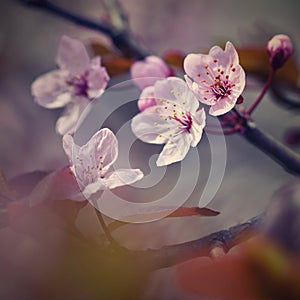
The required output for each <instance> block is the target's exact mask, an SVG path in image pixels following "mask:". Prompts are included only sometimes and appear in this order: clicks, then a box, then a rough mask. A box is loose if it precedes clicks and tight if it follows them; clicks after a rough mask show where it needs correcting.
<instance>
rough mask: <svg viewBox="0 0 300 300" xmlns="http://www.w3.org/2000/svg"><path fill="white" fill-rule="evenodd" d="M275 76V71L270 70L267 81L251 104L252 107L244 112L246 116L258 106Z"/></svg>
mask: <svg viewBox="0 0 300 300" xmlns="http://www.w3.org/2000/svg"><path fill="white" fill-rule="evenodd" d="M274 75H275V71H274V70H272V71H271V72H270V74H269V77H268V80H267V81H266V83H265V85H264V86H263V88H262V90H261V92H260V94H259V95H258V97H257V99H256V100H255V101H254V102H253V103H252V105H251V106H250V107H249V108H248V109H247V110H246V114H247V115H249V116H250V115H251V114H252V112H253V111H254V110H255V108H256V107H257V106H258V104H259V103H260V102H261V100H262V99H263V97H264V95H265V94H266V92H267V90H268V88H269V87H270V85H271V82H272V80H273V78H274Z"/></svg>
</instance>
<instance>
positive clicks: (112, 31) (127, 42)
mask: <svg viewBox="0 0 300 300" xmlns="http://www.w3.org/2000/svg"><path fill="white" fill-rule="evenodd" d="M19 1H20V2H21V3H23V4H27V5H29V6H32V7H35V8H38V9H41V10H44V11H46V12H48V13H51V14H53V15H55V16H59V17H61V18H63V19H65V20H68V21H70V22H72V23H74V24H76V25H79V26H83V27H85V28H89V29H92V30H95V31H98V32H101V33H104V34H105V35H107V36H108V37H110V38H111V41H112V43H113V44H114V45H115V46H116V48H118V49H119V50H120V51H121V52H122V53H123V54H124V55H125V56H126V57H129V58H136V59H142V58H144V57H146V56H147V55H148V53H147V51H146V50H145V49H144V48H142V47H141V46H140V44H139V43H138V42H137V41H136V39H135V37H134V36H133V35H132V34H131V33H130V32H129V31H128V30H127V28H123V29H119V28H115V27H114V26H112V25H110V24H106V23H103V22H102V23H99V22H95V21H92V20H89V19H88V18H85V17H82V16H80V15H77V14H74V13H71V12H69V11H68V10H66V9H64V8H62V7H60V6H57V5H55V4H52V3H50V2H49V1H47V0H19Z"/></svg>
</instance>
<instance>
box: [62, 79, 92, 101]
mask: <svg viewBox="0 0 300 300" xmlns="http://www.w3.org/2000/svg"><path fill="white" fill-rule="evenodd" d="M67 84H68V85H70V86H72V87H73V93H74V95H76V96H83V97H88V88H89V86H88V81H87V76H86V74H84V75H81V76H76V77H72V78H71V79H69V80H67Z"/></svg>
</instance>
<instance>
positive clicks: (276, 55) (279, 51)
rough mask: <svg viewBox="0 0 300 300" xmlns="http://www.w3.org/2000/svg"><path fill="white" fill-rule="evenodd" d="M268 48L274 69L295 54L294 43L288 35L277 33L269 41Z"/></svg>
mask: <svg viewBox="0 0 300 300" xmlns="http://www.w3.org/2000/svg"><path fill="white" fill-rule="evenodd" d="M267 50H268V53H269V56H270V65H271V66H272V67H273V68H274V69H278V68H280V67H282V66H283V64H284V63H285V62H286V60H287V59H288V58H289V57H290V56H291V55H292V54H293V44H292V41H291V39H290V38H289V37H288V36H287V35H285V34H277V35H275V36H274V37H273V38H272V39H271V40H270V41H269V42H268V44H267Z"/></svg>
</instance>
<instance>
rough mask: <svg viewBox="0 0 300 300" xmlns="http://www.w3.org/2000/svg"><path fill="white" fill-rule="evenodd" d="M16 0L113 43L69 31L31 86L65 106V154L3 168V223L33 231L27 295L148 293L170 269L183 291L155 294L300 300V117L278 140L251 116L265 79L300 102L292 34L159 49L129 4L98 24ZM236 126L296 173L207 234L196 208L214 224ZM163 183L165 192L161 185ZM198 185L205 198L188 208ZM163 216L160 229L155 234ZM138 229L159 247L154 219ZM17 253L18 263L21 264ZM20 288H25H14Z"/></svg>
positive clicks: (48, 104) (115, 6)
mask: <svg viewBox="0 0 300 300" xmlns="http://www.w3.org/2000/svg"><path fill="white" fill-rule="evenodd" d="M19 2H20V4H25V5H27V6H28V9H31V8H32V9H35V8H37V9H39V10H41V11H43V12H44V13H50V14H52V15H55V16H57V17H60V18H61V19H63V20H65V21H68V22H70V23H71V24H72V23H74V24H76V25H79V26H81V27H82V28H84V29H85V30H94V31H95V32H97V34H100V35H103V36H105V37H106V38H107V39H108V40H109V41H110V42H111V45H109V46H108V45H105V44H103V43H100V42H96V43H94V42H93V43H90V44H88V43H84V41H81V40H80V39H79V38H77V37H76V36H72V37H70V36H68V35H66V34H65V35H63V36H61V37H60V41H59V44H58V45H57V55H56V57H54V62H55V63H56V65H57V67H56V68H55V67H53V70H52V71H50V72H46V73H45V74H42V75H39V74H37V75H36V77H35V78H34V79H33V80H32V84H31V87H29V86H28V89H30V91H31V96H32V101H34V102H35V103H36V104H37V105H39V106H41V107H43V108H44V109H45V111H46V110H48V109H51V110H53V109H62V108H63V110H62V113H61V115H60V116H59V117H58V118H57V120H56V125H55V128H54V127H53V133H54V132H55V134H57V135H58V136H59V141H60V145H61V148H62V149H63V151H62V153H63V155H65V160H66V161H68V162H69V163H68V164H67V165H63V164H62V165H60V167H59V168H56V169H52V170H51V171H49V172H47V173H42V174H39V173H37V172H33V173H26V174H23V175H20V176H19V177H16V178H13V179H11V180H8V179H7V178H6V177H5V175H4V172H1V190H0V201H1V202H0V207H1V214H0V224H1V230H10V231H12V232H13V234H17V235H18V236H17V238H20V236H21V238H24V237H25V240H26V241H27V240H28V237H30V241H33V243H34V245H35V246H34V247H35V248H34V249H35V250H34V252H33V253H35V255H33V257H31V258H30V262H31V263H32V265H33V269H32V274H30V276H29V279H28V282H27V281H26V280H24V282H25V283H24V286H25V289H28V288H29V287H31V286H33V289H34V291H32V292H28V295H25V296H24V299H33V298H34V299H35V298H41V297H42V298H43V299H60V298H64V299H65V298H67V299H150V298H149V294H148V291H149V290H151V280H153V278H155V276H156V275H157V274H158V272H157V271H158V270H161V272H164V271H163V269H167V268H168V270H172V271H171V272H172V275H170V272H169V273H167V276H169V278H170V280H171V281H172V284H171V287H172V288H174V289H176V292H173V293H169V294H168V295H163V292H161V291H160V290H156V291H155V293H153V294H154V295H155V297H158V298H157V299H173V298H174V297H175V296H174V295H176V297H178V299H179V298H184V299H249V300H250V299H299V298H300V290H299V286H300V282H299V278H300V254H299V251H300V240H299V231H300V227H299V218H300V206H299V201H300V197H299V195H300V192H299V191H300V187H299V180H297V177H298V176H299V174H300V156H299V153H297V152H299V151H297V149H296V150H295V151H293V150H292V146H296V147H297V145H298V144H299V140H300V139H299V128H294V129H293V130H289V131H288V132H287V135H286V139H285V140H284V141H280V140H276V139H275V138H273V137H272V135H270V134H269V133H266V132H265V131H263V130H262V129H260V126H259V124H256V122H255V117H254V116H253V113H254V112H255V111H258V110H259V109H260V107H261V104H262V103H263V101H264V97H265V96H266V94H267V92H268V91H270V90H271V91H272V92H273V94H272V97H273V98H274V100H275V101H277V103H281V104H282V107H284V108H285V107H289V108H293V109H294V110H295V111H296V110H297V109H299V105H300V104H299V103H300V102H299V100H298V99H297V97H298V98H299V86H298V85H296V87H295V86H293V93H294V94H296V96H297V97H294V95H292V96H290V94H289V92H290V89H291V86H292V84H290V86H288V85H287V84H286V83H287V82H291V81H293V82H294V81H297V82H298V80H299V78H298V75H299V72H298V67H297V63H296V61H295V58H296V57H295V56H296V55H294V53H296V51H295V50H294V48H295V47H294V44H293V42H292V41H293V39H294V38H297V37H294V36H291V37H290V36H289V35H286V34H282V33H278V34H275V35H272V36H270V37H269V39H266V40H265V41H264V47H260V48H251V49H250V50H249V49H247V50H245V49H243V48H242V47H240V46H239V45H238V43H237V44H236V43H233V42H231V41H227V40H224V43H223V42H222V43H215V45H212V44H210V45H207V48H206V50H204V51H198V50H197V49H196V50H195V51H193V53H183V52H181V50H180V49H177V50H171V51H168V52H166V54H164V55H162V56H159V55H155V53H151V51H150V50H147V49H146V48H145V47H144V46H143V43H142V42H141V41H140V40H139V38H138V37H137V36H136V35H134V34H133V33H132V31H131V28H130V26H129V20H130V12H129V13H128V15H127V13H125V11H124V10H123V7H122V5H120V3H119V2H118V1H115V0H111V1H103V3H104V4H103V5H104V9H105V19H103V20H101V21H100V22H98V21H94V20H91V19H88V18H86V17H84V16H82V15H78V14H75V13H73V12H72V11H71V10H70V11H69V10H68V9H67V8H64V7H61V6H59V5H56V4H54V1H53V3H52V2H51V1H47V0H22V1H19ZM36 13H37V14H38V13H41V12H38V11H37V12H36ZM141 34H142V33H141ZM166 50H168V45H166ZM251 59H252V61H255V63H254V64H253V63H252V64H251V63H249V61H251ZM253 65H255V66H256V68H253ZM251 67H252V68H251ZM261 70H263V75H264V76H261V75H262V74H261V73H260V72H259V71H261ZM295 70H296V71H295ZM280 72H281V73H280ZM40 73H42V72H40ZM292 75H293V76H292ZM122 76H126V77H122ZM280 76H281V77H280ZM124 78H125V79H124ZM128 78H129V80H128ZM291 78H292V79H291ZM282 82H285V84H282ZM253 86H254V88H255V96H254V97H253V98H251V97H250V96H249V95H250V94H251V95H253V94H254V93H247V90H249V89H251V88H253ZM128 89H131V90H132V91H133V94H129V93H127V90H128ZM132 95H134V96H132ZM118 97H119V99H120V100H117V98H118ZM293 97H294V98H293ZM118 101H119V102H118ZM106 105H107V107H109V108H106ZM109 105H111V107H110V106H109ZM124 108H125V109H124ZM282 112H284V110H283V109H282ZM114 114H116V115H114ZM116 116H117V117H116ZM126 118H127V119H126ZM277 118H278V122H280V118H281V117H280V115H278V116H277ZM120 120H121V121H120ZM91 124H92V125H91ZM89 126H90V127H89ZM91 128H92V129H91ZM124 132H125V133H124ZM232 135H233V136H237V137H238V138H239V139H240V140H241V141H243V140H244V141H246V142H247V143H248V144H249V147H253V146H254V147H256V148H257V149H259V150H260V151H262V153H264V155H265V156H264V157H265V159H269V158H270V159H272V161H273V164H278V165H280V166H281V167H282V168H283V169H284V171H285V172H286V174H289V176H294V177H296V179H295V180H294V182H292V183H290V184H288V185H287V186H284V187H281V188H279V187H278V190H277V192H276V193H275V194H274V195H273V196H272V197H271V199H267V203H268V204H267V205H266V207H265V209H264V210H263V211H262V212H261V213H259V214H258V215H257V214H255V215H253V216H252V217H251V218H250V219H248V220H246V221H245V220H238V218H236V219H235V221H234V222H233V224H231V223H230V224H231V226H230V227H228V226H224V227H222V229H220V228H218V226H216V227H215V228H218V229H214V230H209V231H208V232H206V234H202V231H200V230H199V233H198V228H197V227H196V226H193V225H191V224H192V223H191V222H190V220H191V219H193V218H197V219H198V218H200V217H201V218H202V217H203V220H204V219H210V222H212V223H213V222H214V220H216V219H217V216H218V217H219V216H222V209H219V208H221V206H218V205H217V209H216V208H215V206H214V205H213V204H214V202H213V200H214V197H215V195H216V193H217V191H218V189H219V187H220V185H221V184H222V181H223V179H224V176H228V175H226V170H228V169H230V168H232V166H231V165H230V164H227V166H226V159H227V150H226V149H227V148H226V143H230V142H231V140H230V139H229V136H232ZM83 140H84V142H83ZM45 143H47V140H45ZM250 144H251V145H250ZM124 145H126V147H127V148H126V147H125V146H124ZM136 145H138V146H136ZM135 147H140V148H138V150H137V151H134V149H135ZM151 147H152V148H151ZM125 148H126V149H125ZM204 148H205V149H204ZM124 149H125V150H124ZM132 149H133V150H132ZM147 149H150V150H147ZM153 149H154V150H153ZM201 149H202V150H201ZM147 151H149V153H151V154H153V153H152V152H151V151H154V152H155V153H154V154H155V155H154V156H153V157H154V158H155V163H154V164H152V165H151V166H150V169H151V170H150V173H149V165H150V163H149V161H150V160H151V159H153V157H151V158H150V159H149V158H148V160H149V161H146V160H145V158H144V157H145V153H148V152H147ZM199 151H208V152H211V154H210V156H209V157H204V160H205V161H209V162H210V164H211V167H210V171H209V174H208V175H207V177H208V178H207V180H206V185H205V187H204V188H203V189H201V190H200V187H199V186H200V181H201V180H202V179H201V180H200V179H199V178H200V177H199V173H201V171H202V165H200V160H199V157H200V154H199ZM253 155H254V154H253ZM150 156H151V155H150ZM130 157H131V158H130ZM202 159H203V158H202ZM247 159H248V157H247V155H245V157H244V158H243V160H244V161H246V160H247ZM198 160H199V161H198ZM120 161H121V162H120ZM128 161H129V162H128ZM148 163H149V164H148ZM162 170H163V171H162ZM156 172H157V173H156ZM168 172H169V173H168ZM257 172H260V171H259V170H257ZM177 173H179V175H178V174H177ZM153 174H154V175H153ZM161 174H162V179H161V178H160V176H161ZM176 174H177V175H176ZM151 176H152V177H154V179H156V180H157V181H161V182H162V185H163V188H161V186H159V187H157V185H156V183H155V184H154V183H153V182H154V181H151V180H154V179H153V178H152V177H151ZM176 176H177V177H178V178H179V179H178V178H177V177H176ZM149 178H150V181H149ZM174 178H175V179H176V178H177V182H176V183H175V184H174V186H172V185H171V184H170V182H172V180H175V179H174ZM243 179H244V181H243V180H241V182H239V183H236V184H237V185H238V184H245V183H243V182H245V181H246V180H247V172H246V171H245V175H244V178H243ZM147 180H148V181H147ZM148 182H150V183H151V184H152V186H149V184H148ZM24 185H25V186H26V189H25V190H26V192H24ZM232 185H234V184H233V183H232ZM175 187H176V188H175ZM150 188H151V190H150ZM148 189H149V190H150V192H149V190H148ZM258 189H259V188H258ZM166 190H168V193H167V194H168V195H167V196H166V195H162V193H161V192H162V191H166ZM195 191H196V192H195ZM192 194H193V197H194V198H193V199H196V203H192V205H191V204H190V202H189V201H188V200H189V199H190V198H192V197H191V195H192ZM149 195H150V196H149ZM152 196H153V199H152ZM241 198H243V196H242V195H241ZM219 201H220V200H219ZM253 201H254V200H253ZM225 202H226V199H224V200H223V206H225V205H226V204H224V203H225ZM182 219H184V220H189V221H188V222H187V223H186V224H185V223H182V224H185V225H184V226H186V228H185V229H184V230H183V231H191V232H193V233H194V234H195V236H196V237H197V238H193V239H189V240H180V242H172V243H170V242H169V241H170V239H168V238H169V236H172V235H173V236H176V230H178V225H176V222H178V221H177V220H182ZM95 221H97V222H99V224H97V223H96V222H95ZM159 222H160V223H159ZM164 222H165V223H164ZM167 222H168V223H167ZM157 223H159V224H160V225H159V226H160V227H159V230H160V231H161V232H158V233H155V231H156V229H155V228H156V227H155V224H157ZM178 224H179V223H178ZM195 224H196V223H195ZM203 224H204V223H203ZM228 224H229V223H228ZM98 225H99V226H98ZM176 226H177V227H176ZM179 226H180V225H179ZM181 226H182V225H181ZM87 227H88V228H89V232H88V233H87V232H86V228H87ZM141 227H144V228H148V229H147V230H148V231H149V232H150V235H153V236H154V235H157V236H158V239H161V244H160V246H159V247H149V244H148V243H147V235H146V233H147V230H145V231H141V233H138V232H139V231H138V230H139V229H138V228H141ZM164 227H165V228H164ZM166 227H169V228H168V230H169V231H168V230H167V229H166ZM170 228H171V229H170ZM211 228H214V225H212V227H211ZM126 230H127V231H128V232H126ZM164 230H166V232H169V235H168V234H166V233H164ZM170 230H171V234H170ZM149 232H148V234H149ZM174 232H175V234H174ZM135 235H136V236H135ZM128 237H130V238H135V239H136V240H139V243H136V244H135V245H140V247H131V246H130V244H129V245H128V244H127V243H126V239H127V238H128ZM124 240H125V242H124ZM174 240H176V239H174ZM14 243H16V242H14ZM0 253H1V252H0ZM35 259H36V260H35ZM45 261H46V263H45ZM0 262H1V264H2V261H0ZM34 262H36V265H35V263H34ZM10 263H12V264H13V267H10V266H9V267H8V268H11V270H13V271H14V272H15V271H16V270H17V269H18V267H19V265H18V262H15V261H13V259H12V262H10ZM27 269H28V268H27ZM21 274H22V273H21ZM40 274H42V275H40ZM39 276H40V278H39ZM158 278H159V277H158ZM8 280H9V279H8ZM154 280H155V279H154ZM4 282H5V281H4ZM8 282H9V281H8ZM149 282H150V283H149ZM10 283H11V282H10ZM154 286H155V285H154ZM152 288H153V287H152ZM20 290H21V291H22V289H20ZM3 291H4V292H3V295H2V294H1V292H0V295H1V297H3V299H12V297H13V296H11V295H12V294H11V290H10V289H9V288H3ZM16 295H17V297H19V298H20V293H19V292H18V288H17V292H16ZM147 295H148V296H147ZM150 295H151V293H150ZM147 297H148V298H147ZM150 297H151V296H150Z"/></svg>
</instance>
